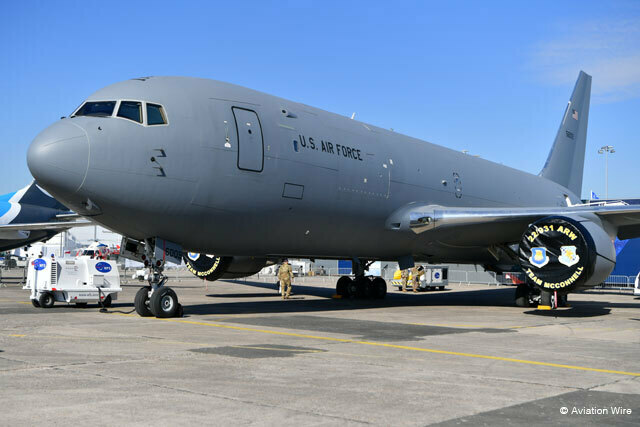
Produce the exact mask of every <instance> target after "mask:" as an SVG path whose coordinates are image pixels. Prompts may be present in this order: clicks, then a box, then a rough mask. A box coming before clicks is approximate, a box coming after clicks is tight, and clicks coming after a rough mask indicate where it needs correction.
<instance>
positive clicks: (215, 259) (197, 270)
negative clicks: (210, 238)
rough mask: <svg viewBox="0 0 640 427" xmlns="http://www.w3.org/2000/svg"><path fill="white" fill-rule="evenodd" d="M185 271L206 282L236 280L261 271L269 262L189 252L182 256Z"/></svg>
mask: <svg viewBox="0 0 640 427" xmlns="http://www.w3.org/2000/svg"><path fill="white" fill-rule="evenodd" d="M183 258H184V261H185V263H186V265H187V269H188V270H189V271H190V272H191V273H193V274H194V275H195V276H196V277H199V278H201V279H205V280H208V281H211V282H212V281H214V280H218V279H238V278H241V277H247V276H251V275H253V274H256V273H257V272H259V271H260V270H262V269H263V268H264V267H265V266H266V265H267V264H268V263H269V260H267V259H266V258H256V257H229V256H216V255H210V254H199V253H195V252H189V253H185V254H183Z"/></svg>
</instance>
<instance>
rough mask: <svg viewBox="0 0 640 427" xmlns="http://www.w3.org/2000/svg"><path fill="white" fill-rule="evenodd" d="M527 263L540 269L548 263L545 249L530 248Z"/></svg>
mask: <svg viewBox="0 0 640 427" xmlns="http://www.w3.org/2000/svg"><path fill="white" fill-rule="evenodd" d="M529 261H530V262H531V264H533V265H534V266H535V267H538V268H542V267H544V266H545V265H547V264H548V263H549V257H548V256H547V249H546V248H543V247H535V248H531V256H530V257H529Z"/></svg>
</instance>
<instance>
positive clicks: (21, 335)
mask: <svg viewBox="0 0 640 427" xmlns="http://www.w3.org/2000/svg"><path fill="white" fill-rule="evenodd" d="M9 336H10V337H26V335H25V334H9Z"/></svg>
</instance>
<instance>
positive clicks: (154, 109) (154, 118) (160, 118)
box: [147, 103, 167, 125]
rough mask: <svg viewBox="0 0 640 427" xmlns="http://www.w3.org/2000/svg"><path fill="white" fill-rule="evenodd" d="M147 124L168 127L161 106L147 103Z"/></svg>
mask: <svg viewBox="0 0 640 427" xmlns="http://www.w3.org/2000/svg"><path fill="white" fill-rule="evenodd" d="M147 124H148V125H166V124H167V119H166V118H165V116H164V111H163V109H162V106H161V105H157V104H148V103H147Z"/></svg>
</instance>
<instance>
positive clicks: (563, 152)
mask: <svg viewBox="0 0 640 427" xmlns="http://www.w3.org/2000/svg"><path fill="white" fill-rule="evenodd" d="M590 98H591V76H590V75H588V74H587V73H585V72H584V71H580V74H579V75H578V81H577V82H576V85H575V87H574V88H573V93H572V94H571V99H570V100H569V104H568V105H567V109H566V110H565V112H564V115H563V116H562V122H560V129H558V134H557V135H556V140H555V141H554V142H553V147H551V151H550V152H549V157H548V158H547V162H546V163H545V165H544V167H543V168H542V171H541V172H540V176H542V177H544V178H546V179H548V180H551V181H553V182H557V183H558V184H560V185H562V186H564V187H567V188H568V189H569V190H570V191H571V192H572V193H574V194H575V195H576V196H578V197H580V196H581V194H580V193H581V192H582V173H583V169H584V151H585V147H586V144H587V122H588V121H589V100H590Z"/></svg>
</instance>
